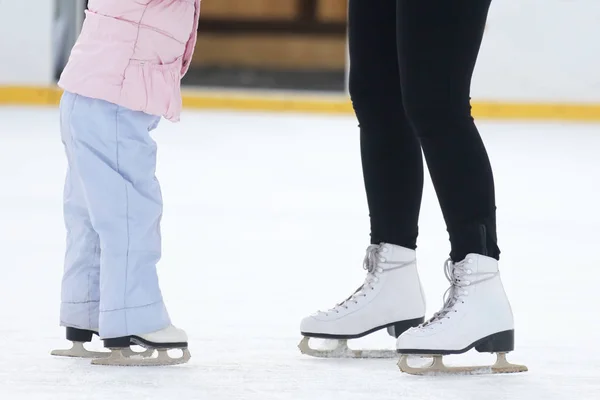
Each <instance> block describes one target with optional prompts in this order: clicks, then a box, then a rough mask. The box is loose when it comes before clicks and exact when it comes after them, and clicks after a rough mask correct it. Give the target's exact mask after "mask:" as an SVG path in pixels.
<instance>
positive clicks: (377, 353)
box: [298, 336, 398, 358]
mask: <svg viewBox="0 0 600 400" xmlns="http://www.w3.org/2000/svg"><path fill="white" fill-rule="evenodd" d="M309 341H310V337H307V336H305V337H303V338H302V340H301V341H300V343H299V344H298V348H299V349H300V352H301V353H302V354H306V355H307V356H312V357H319V358H396V357H397V356H398V354H397V353H396V351H395V350H353V349H351V348H349V347H348V340H346V339H336V340H335V341H336V347H335V348H333V349H330V350H317V349H313V348H311V347H310V345H309Z"/></svg>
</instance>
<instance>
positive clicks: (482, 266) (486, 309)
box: [396, 254, 527, 375]
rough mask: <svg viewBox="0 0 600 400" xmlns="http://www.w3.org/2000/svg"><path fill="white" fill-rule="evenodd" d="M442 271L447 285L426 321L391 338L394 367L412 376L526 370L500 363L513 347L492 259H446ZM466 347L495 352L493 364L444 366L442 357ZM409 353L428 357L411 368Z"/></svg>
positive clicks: (507, 308) (508, 316)
mask: <svg viewBox="0 0 600 400" xmlns="http://www.w3.org/2000/svg"><path fill="white" fill-rule="evenodd" d="M445 272H446V277H447V278H448V280H449V281H450V283H451V286H450V288H449V289H448V291H447V292H446V295H444V306H443V308H442V309H441V310H440V311H439V312H437V313H435V314H434V315H433V317H432V318H431V319H430V320H429V321H427V322H426V323H424V324H422V325H420V326H418V327H416V328H412V329H409V330H407V331H406V332H404V333H403V334H402V335H400V337H399V338H398V340H397V342H396V348H397V350H398V353H400V360H399V362H398V366H399V367H400V370H401V371H403V372H406V373H409V374H414V375H437V374H482V373H510V372H523V371H527V367H525V366H523V365H515V364H510V363H509V362H508V361H506V353H508V352H511V351H513V350H514V322H513V314H512V310H511V306H510V303H509V301H508V298H507V296H506V293H505V291H504V287H503V285H502V281H501V280H500V273H499V271H498V261H497V260H495V259H494V258H490V257H485V256H481V255H477V254H469V255H467V257H466V258H465V259H464V260H463V261H461V262H458V263H453V262H451V261H450V260H448V261H447V262H446V265H445ZM446 296H447V297H446ZM472 348H475V350H477V351H478V352H480V353H496V354H497V360H496V363H495V364H493V365H490V366H481V367H480V366H468V367H447V366H445V365H444V363H443V361H442V356H444V355H449V354H462V353H465V352H467V351H468V350H470V349H472ZM415 355H417V356H423V357H432V358H433V361H432V362H431V364H430V365H427V366H425V367H411V366H410V365H409V363H408V357H409V356H415Z"/></svg>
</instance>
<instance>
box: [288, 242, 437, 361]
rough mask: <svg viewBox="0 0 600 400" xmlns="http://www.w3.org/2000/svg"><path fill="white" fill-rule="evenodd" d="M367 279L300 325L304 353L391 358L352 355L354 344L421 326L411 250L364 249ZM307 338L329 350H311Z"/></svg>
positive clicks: (361, 354)
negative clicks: (351, 343) (321, 341)
mask: <svg viewBox="0 0 600 400" xmlns="http://www.w3.org/2000/svg"><path fill="white" fill-rule="evenodd" d="M363 268H364V269H366V270H367V277H366V278H365V281H364V283H363V284H362V286H361V287H360V288H358V289H357V290H356V291H355V292H354V293H353V294H352V295H351V296H350V297H348V298H347V299H346V300H344V301H343V302H341V303H340V304H338V305H336V306H335V307H333V308H332V309H329V310H327V311H318V312H316V313H315V314H313V315H311V316H309V317H306V318H304V319H303V320H302V322H301V324H300V331H301V334H302V335H303V336H304V337H303V339H302V341H301V342H300V344H299V345H298V347H299V349H300V351H301V352H302V353H303V354H307V355H310V356H313V357H334V358H394V357H397V354H396V352H395V351H394V350H352V349H350V348H349V347H348V340H349V339H356V338H360V337H363V336H366V335H368V334H370V333H373V332H375V331H378V330H380V329H384V328H386V329H387V331H388V333H389V334H390V335H391V336H393V337H398V336H399V335H400V334H401V333H402V332H404V331H405V330H407V329H408V328H410V327H413V326H417V325H418V324H420V323H422V322H423V321H424V315H425V299H424V296H423V291H422V289H421V282H420V280H419V275H418V272H417V264H416V260H415V251H414V250H410V249H407V248H404V247H400V246H395V245H391V244H386V243H382V244H381V245H371V246H369V247H368V249H367V254H366V257H365V259H364V263H363ZM310 338H323V339H333V340H334V341H335V343H334V344H335V345H334V346H333V348H332V349H328V350H316V349H313V348H311V347H310V346H309V340H310Z"/></svg>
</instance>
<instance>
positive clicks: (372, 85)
mask: <svg viewBox="0 0 600 400" xmlns="http://www.w3.org/2000/svg"><path fill="white" fill-rule="evenodd" d="M395 15H396V4H395V2H394V1H365V0H350V3H349V46H350V96H351V99H352V104H353V106H354V110H355V112H356V116H357V118H358V122H359V125H360V144H361V158H362V165H363V175H364V182H365V189H366V194H367V202H368V205H369V215H370V221H371V243H373V244H378V243H381V242H385V243H390V244H395V245H398V246H403V247H407V248H409V249H413V250H414V249H415V248H416V241H417V234H418V219H419V210H420V205H421V196H422V191H423V160H422V155H421V148H420V145H419V141H418V140H417V138H416V137H415V135H414V134H413V132H412V131H411V127H410V125H409V123H408V120H407V118H406V115H405V113H404V107H403V103H402V90H401V85H400V75H399V74H400V72H399V66H398V56H397V43H396V17H395Z"/></svg>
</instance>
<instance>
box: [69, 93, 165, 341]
mask: <svg viewBox="0 0 600 400" xmlns="http://www.w3.org/2000/svg"><path fill="white" fill-rule="evenodd" d="M158 120H159V118H158V117H155V116H151V115H148V114H145V113H142V112H137V111H132V110H129V109H126V108H123V107H120V106H117V105H115V104H112V103H108V102H105V101H102V100H95V99H90V98H86V97H82V96H77V99H76V101H75V106H74V108H73V112H72V114H71V121H70V122H71V128H72V137H73V155H74V158H75V160H76V163H77V167H78V171H79V174H80V176H81V181H82V183H83V187H84V190H85V194H86V199H87V204H88V210H89V212H90V216H91V221H92V225H93V227H94V229H95V230H96V232H98V235H99V236H100V244H101V263H100V265H101V275H100V336H101V337H104V338H110V337H120V336H127V335H135V334H143V333H149V332H153V331H157V330H160V329H162V328H165V327H166V326H168V325H169V324H170V319H169V316H168V313H167V310H166V308H165V306H164V304H163V300H162V295H161V292H160V288H159V284H158V277H157V274H156V263H157V262H158V260H159V259H160V256H161V237H160V219H161V216H162V196H161V192H160V187H159V184H158V181H157V179H156V177H155V175H154V174H155V166H156V144H155V142H154V141H153V140H152V138H151V137H150V133H149V131H150V130H152V129H153V128H154V127H155V126H156V124H157V122H158Z"/></svg>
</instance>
